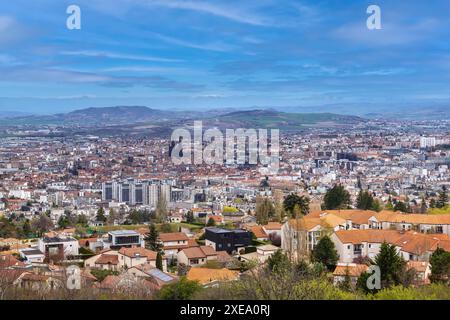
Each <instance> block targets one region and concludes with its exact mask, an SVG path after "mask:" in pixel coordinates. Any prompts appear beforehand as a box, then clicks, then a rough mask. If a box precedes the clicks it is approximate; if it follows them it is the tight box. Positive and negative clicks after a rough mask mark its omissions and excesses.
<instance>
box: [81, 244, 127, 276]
mask: <svg viewBox="0 0 450 320" xmlns="http://www.w3.org/2000/svg"><path fill="white" fill-rule="evenodd" d="M84 266H85V268H93V269H102V270H110V271H119V270H120V265H119V252H118V251H114V250H110V249H106V250H104V251H103V252H102V253H100V254H97V255H95V256H93V257H90V258H88V259H86V260H85V261H84Z"/></svg>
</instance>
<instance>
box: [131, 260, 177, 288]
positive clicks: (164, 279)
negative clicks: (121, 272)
mask: <svg viewBox="0 0 450 320" xmlns="http://www.w3.org/2000/svg"><path fill="white" fill-rule="evenodd" d="M126 273H127V274H130V275H133V276H134V277H137V278H143V279H146V280H148V281H150V282H151V283H152V284H153V285H154V287H155V288H156V289H161V287H162V286H164V285H166V284H169V283H172V282H174V281H177V280H178V277H177V276H175V275H173V274H170V273H167V272H163V271H161V270H159V269H157V268H155V267H154V266H153V265H151V264H149V263H146V264H141V265H138V266H134V267H132V268H129V269H128V270H127V271H126Z"/></svg>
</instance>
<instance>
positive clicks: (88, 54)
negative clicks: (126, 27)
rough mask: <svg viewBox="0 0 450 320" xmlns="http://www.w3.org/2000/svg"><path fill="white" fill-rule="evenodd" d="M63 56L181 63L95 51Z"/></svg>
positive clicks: (67, 53)
mask: <svg viewBox="0 0 450 320" xmlns="http://www.w3.org/2000/svg"><path fill="white" fill-rule="evenodd" d="M61 54H62V55H67V56H84V57H95V58H109V59H123V60H137V61H155V62H180V61H181V60H179V59H167V58H160V57H153V56H140V55H134V54H122V53H116V52H107V51H95V50H79V51H62V52H61Z"/></svg>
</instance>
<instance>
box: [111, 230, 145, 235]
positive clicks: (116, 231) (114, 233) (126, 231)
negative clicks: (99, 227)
mask: <svg viewBox="0 0 450 320" xmlns="http://www.w3.org/2000/svg"><path fill="white" fill-rule="evenodd" d="M108 233H109V234H111V235H113V236H138V235H139V232H136V231H134V230H115V231H110V232H108Z"/></svg>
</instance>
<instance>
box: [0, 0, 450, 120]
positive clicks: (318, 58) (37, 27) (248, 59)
mask: <svg viewBox="0 0 450 320" xmlns="http://www.w3.org/2000/svg"><path fill="white" fill-rule="evenodd" d="M70 4H76V5H78V6H80V8H81V12H82V29H81V30H68V29H67V28H66V19H67V17H68V15H67V14H66V8H67V6H68V5H70ZM370 4H376V5H379V6H380V7H381V10H382V27H383V29H382V30H372V31H370V30H368V29H367V28H366V19H367V17H368V14H367V13H366V9H367V7H368V6H369V5H370ZM449 13H450V2H449V1H448V0H434V1H421V0H409V1H404V0H389V1H381V0H372V1H365V0H346V1H342V0H334V1H321V0H315V1H300V0H299V1H288V0H258V1H247V0H240V1H233V0H227V1H224V0H222V1H196V0H189V1H183V0H175V1H171V0H155V1H152V0H114V1H111V0H70V1H65V0H34V1H29V0H14V1H11V2H10V1H8V2H6V1H3V3H2V4H1V6H0V111H2V110H3V111H5V110H10V111H21V112H31V113H55V112H65V111H68V110H73V109H79V108H83V107H91V106H92V107H101V106H114V105H146V106H149V107H153V108H160V109H205V108H221V107H235V108H249V107H272V106H277V107H284V106H289V107H294V106H299V107H303V106H305V107H306V106H309V107H311V106H317V111H318V112H320V107H321V106H324V105H332V104H342V105H345V104H348V105H364V104H367V105H369V104H370V105H383V106H389V107H392V108H395V107H396V105H400V104H403V105H405V104H406V105H407V104H415V105H417V104H419V105H423V106H424V107H427V106H428V105H432V104H441V105H442V104H443V105H447V104H448V103H449V102H450V85H449V84H450V19H449V18H448V15H449Z"/></svg>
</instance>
